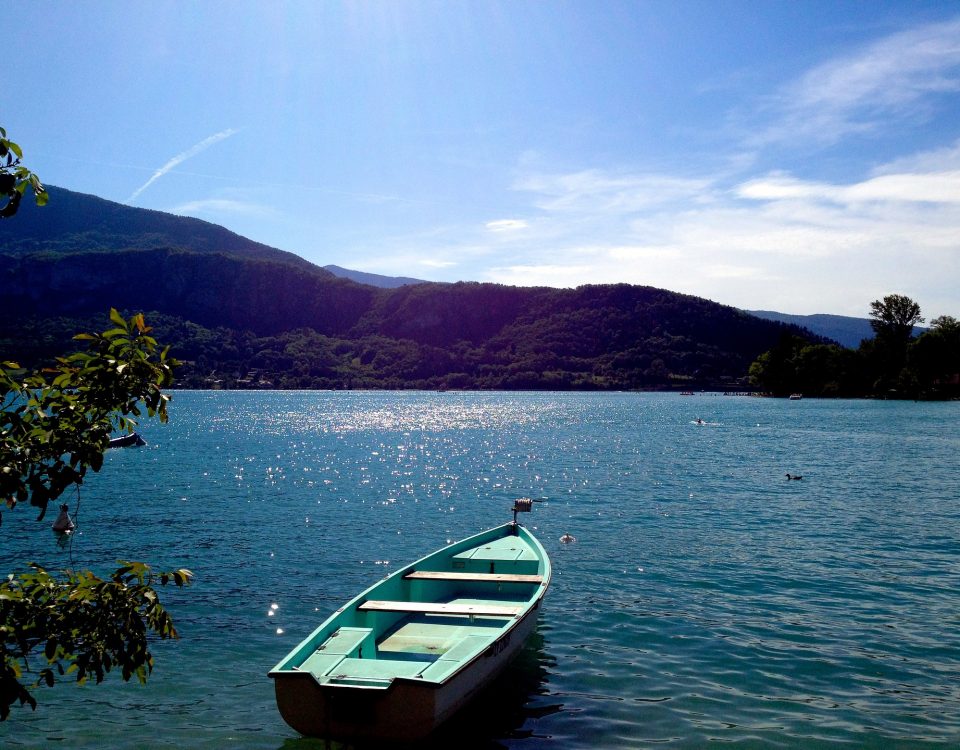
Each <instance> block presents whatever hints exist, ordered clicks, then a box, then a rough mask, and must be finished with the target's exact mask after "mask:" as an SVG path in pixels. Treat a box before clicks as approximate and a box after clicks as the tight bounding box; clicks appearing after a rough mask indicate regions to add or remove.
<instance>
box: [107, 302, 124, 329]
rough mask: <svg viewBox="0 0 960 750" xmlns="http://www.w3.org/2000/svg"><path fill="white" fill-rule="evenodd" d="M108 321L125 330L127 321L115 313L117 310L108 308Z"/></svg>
mask: <svg viewBox="0 0 960 750" xmlns="http://www.w3.org/2000/svg"><path fill="white" fill-rule="evenodd" d="M110 320H112V321H113V322H114V323H116V324H117V325H118V326H122V327H123V329H124V330H126V329H127V321H125V320H124V319H123V316H122V315H121V314H120V313H119V312H117V308H115V307H111V308H110Z"/></svg>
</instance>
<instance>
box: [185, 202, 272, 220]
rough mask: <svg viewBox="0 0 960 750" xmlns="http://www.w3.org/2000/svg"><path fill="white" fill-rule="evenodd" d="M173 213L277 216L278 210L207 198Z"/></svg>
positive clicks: (258, 205)
mask: <svg viewBox="0 0 960 750" xmlns="http://www.w3.org/2000/svg"><path fill="white" fill-rule="evenodd" d="M170 212H171V213H175V214H185V215H188V216H193V215H196V214H208V215H209V214H213V215H216V214H242V215H244V216H258V217H262V218H265V217H268V216H275V215H276V213H277V212H276V210H275V209H273V208H271V207H269V206H265V205H263V204H260V203H255V202H253V201H247V200H235V199H231V198H207V199H205V200H197V201H189V202H187V203H181V204H180V205H178V206H174V207H173V208H171V209H170Z"/></svg>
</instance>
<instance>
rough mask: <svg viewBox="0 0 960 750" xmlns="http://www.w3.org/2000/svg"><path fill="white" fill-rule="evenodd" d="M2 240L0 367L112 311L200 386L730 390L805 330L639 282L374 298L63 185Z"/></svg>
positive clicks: (444, 287) (224, 239)
mask: <svg viewBox="0 0 960 750" xmlns="http://www.w3.org/2000/svg"><path fill="white" fill-rule="evenodd" d="M22 210H23V209H22ZM40 217H42V219H43V220H42V221H41V220H40ZM0 230H2V234H0V359H21V360H22V361H23V362H25V363H27V362H34V361H37V360H39V359H41V358H43V357H49V356H51V355H53V354H56V353H62V352H63V351H64V349H65V348H66V347H67V346H72V345H73V344H72V343H71V342H70V341H69V333H72V332H74V331H76V330H78V329H83V328H88V327H89V321H90V320H96V319H98V318H99V317H101V316H102V318H103V319H104V320H105V319H106V312H107V310H108V309H109V308H110V307H111V306H113V307H117V308H121V309H126V310H128V311H137V310H140V311H144V312H147V313H148V314H149V316H150V317H151V319H154V318H156V319H157V320H160V321H162V327H161V329H160V330H162V331H163V332H164V335H165V336H166V338H165V339H163V340H164V341H165V343H169V344H171V345H172V348H173V352H174V356H180V357H181V358H183V359H186V360H189V361H190V365H189V366H188V369H185V370H184V371H183V372H182V373H181V378H182V380H181V382H182V383H185V384H188V385H204V384H211V383H214V384H215V383H221V382H227V383H228V384H230V385H242V384H244V383H252V382H257V383H260V382H263V383H275V384H282V385H283V387H298V388H305V387H309V388H344V387H350V388H361V387H362V388H384V387H389V388H410V387H418V388H490V389H493V388H509V389H517V388H539V389H597V388H602V389H637V388H671V387H674V388H678V387H687V388H689V387H723V388H730V389H732V388H734V387H736V386H737V385H739V384H742V382H743V379H744V377H745V375H746V371H747V368H748V367H749V365H750V363H751V362H752V361H753V359H754V358H756V357H757V356H758V355H759V354H760V353H762V352H763V351H765V350H767V349H770V348H771V347H773V346H774V345H775V344H776V343H777V341H778V340H779V339H780V337H781V336H782V334H783V333H784V332H785V331H792V332H793V333H795V334H800V335H803V332H802V331H801V329H799V328H795V327H786V326H784V325H783V324H780V323H776V322H772V321H766V320H762V319H761V318H758V317H755V316H751V315H747V314H745V313H743V312H741V311H739V310H735V309H734V308H731V307H727V306H724V305H719V304H717V303H714V302H710V301H709V300H705V299H700V298H697V297H690V296H686V295H681V294H676V293H674V292H669V291H666V290H662V289H653V288H650V287H640V286H630V285H626V284H618V285H597V286H584V287H580V288H578V289H553V288H524V287H509V286H502V285H498V284H479V283H464V282H460V283H456V284H438V283H418V284H407V285H402V286H398V287H397V288H394V289H387V288H378V287H375V286H371V285H367V284H359V283H356V282H354V281H351V280H349V279H345V278H338V277H336V276H335V275H333V274H332V273H330V272H329V271H327V270H324V269H322V268H319V267H318V266H315V265H313V264H311V263H308V262H307V261H305V260H303V259H301V258H298V257H297V256H295V255H292V254H290V253H284V252H281V251H279V250H275V249H273V248H269V247H266V246H264V245H260V244H258V243H254V242H250V241H249V240H245V239H244V238H242V237H239V236H238V235H235V234H233V233H231V232H228V231H227V230H225V229H223V228H222V227H217V226H215V225H212V224H208V223H207V222H200V221H197V220H195V219H186V218H183V217H176V216H171V215H168V214H162V213H159V212H155V211H144V210H142V209H134V208H130V207H128V206H122V205H120V204H117V203H112V202H110V201H103V200H100V199H98V198H94V197H93V196H85V195H81V194H78V193H73V192H71V191H65V190H57V189H54V190H53V191H52V194H51V200H50V203H49V204H48V205H47V206H46V207H45V208H42V209H37V208H36V207H35V206H29V207H28V209H27V210H25V211H24V212H23V214H22V215H20V214H18V215H17V216H16V217H14V218H13V219H10V220H5V221H4V222H3V223H2V224H0ZM95 325H96V324H95ZM181 352H182V353H181ZM27 357H29V358H30V359H27ZM251 373H256V379H255V378H254V376H253V374H251Z"/></svg>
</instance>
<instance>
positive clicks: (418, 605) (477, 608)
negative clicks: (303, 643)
mask: <svg viewBox="0 0 960 750" xmlns="http://www.w3.org/2000/svg"><path fill="white" fill-rule="evenodd" d="M357 609H358V610H360V611H362V612H420V613H423V614H429V615H477V616H489V617H515V616H516V615H519V614H520V613H521V612H522V611H523V607H522V606H521V605H510V604H493V603H491V604H441V603H439V602H394V601H382V600H378V599H368V600H367V601H365V602H364V603H363V604H361V605H360V606H359V607H357Z"/></svg>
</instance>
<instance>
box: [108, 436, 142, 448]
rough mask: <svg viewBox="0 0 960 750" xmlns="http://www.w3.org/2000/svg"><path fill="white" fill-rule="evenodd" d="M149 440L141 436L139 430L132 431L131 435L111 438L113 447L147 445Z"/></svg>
mask: <svg viewBox="0 0 960 750" xmlns="http://www.w3.org/2000/svg"><path fill="white" fill-rule="evenodd" d="M146 444H147V441H146V440H144V439H143V438H142V437H140V433H139V432H131V433H130V434H129V435H121V436H120V437H115V438H110V446H109V447H111V448H130V447H132V446H141V445H146Z"/></svg>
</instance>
